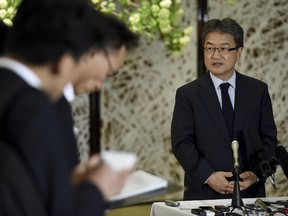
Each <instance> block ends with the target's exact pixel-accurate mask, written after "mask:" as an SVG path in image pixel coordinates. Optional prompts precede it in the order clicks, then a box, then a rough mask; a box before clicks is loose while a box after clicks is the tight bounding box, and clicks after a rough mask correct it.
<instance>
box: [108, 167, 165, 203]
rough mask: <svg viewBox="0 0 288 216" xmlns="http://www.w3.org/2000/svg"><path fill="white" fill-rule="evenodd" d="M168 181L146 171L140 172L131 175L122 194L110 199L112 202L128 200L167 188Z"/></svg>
mask: <svg viewBox="0 0 288 216" xmlns="http://www.w3.org/2000/svg"><path fill="white" fill-rule="evenodd" d="M168 185H169V182H168V180H166V179H163V178H161V177H159V176H156V175H152V174H150V173H148V172H146V171H143V170H138V171H135V172H133V173H132V174H130V176H129V177H128V179H127V180H126V182H125V185H124V187H123V188H122V191H121V192H120V194H118V195H116V196H113V197H111V198H110V199H109V201H110V202H114V201H119V200H123V199H127V198H130V197H133V196H137V195H141V194H145V193H148V192H152V191H155V190H158V189H162V188H167V187H168Z"/></svg>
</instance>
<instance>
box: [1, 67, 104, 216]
mask: <svg viewBox="0 0 288 216" xmlns="http://www.w3.org/2000/svg"><path fill="white" fill-rule="evenodd" d="M11 98H12V100H10V99H11ZM0 101H1V103H0V111H1V113H0V137H1V139H2V140H4V141H5V142H6V143H8V144H9V145H10V147H11V148H12V149H14V150H15V152H17V153H18V154H19V156H20V157H21V161H23V163H24V166H25V167H26V168H27V170H28V172H29V173H30V175H31V181H33V185H34V186H35V188H36V191H37V193H38V194H37V196H38V197H39V201H40V202H41V203H42V204H43V206H44V211H45V213H46V214H47V215H51V216H52V215H53V216H58V215H59V216H66V215H69V216H70V215H93V216H95V215H103V211H104V209H105V207H106V206H105V203H104V200H103V197H102V195H101V193H100V191H99V190H98V189H97V188H96V187H94V186H93V185H91V184H90V183H88V182H87V183H84V184H82V185H80V186H79V187H76V188H75V187H72V185H71V184H70V175H71V167H72V164H73V163H74V158H72V160H71V157H70V156H69V155H71V154H72V153H71V152H67V145H66V144H67V142H66V141H67V140H66V141H65V139H64V138H63V134H64V133H63V131H62V130H61V129H60V126H59V125H61V124H59V122H58V120H57V118H56V114H55V107H54V106H53V105H52V103H51V101H50V100H49V98H48V97H47V96H46V95H45V94H43V93H42V92H41V91H39V90H37V89H34V88H31V87H29V86H28V85H27V84H26V83H25V82H24V81H23V80H22V79H21V78H20V77H18V76H17V75H16V74H14V73H13V72H12V71H9V70H7V69H3V68H0ZM7 101H8V102H7ZM68 112H69V111H68ZM61 126H63V127H64V126H65V125H61ZM66 127H72V125H67V126H66ZM74 155H75V154H74ZM19 177H20V176H19ZM0 183H1V182H0ZM1 187H2V186H0V188H1ZM6 195H7V193H6V192H5V193H2V191H1V190H0V200H1V199H2V200H3V199H5V196H6ZM10 195H11V194H10ZM11 196H13V194H12V195H11ZM9 200H13V199H9ZM8 204H9V203H8ZM14 204H15V203H10V205H11V206H14V207H15V208H17V207H18V206H17V203H16V204H15V205H14ZM0 206H1V205H0Z"/></svg>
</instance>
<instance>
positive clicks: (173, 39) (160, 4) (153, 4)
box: [92, 0, 193, 52]
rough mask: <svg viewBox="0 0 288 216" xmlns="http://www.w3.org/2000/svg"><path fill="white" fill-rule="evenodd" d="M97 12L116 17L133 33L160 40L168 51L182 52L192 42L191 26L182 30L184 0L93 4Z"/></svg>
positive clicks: (100, 0) (108, 0)
mask: <svg viewBox="0 0 288 216" xmlns="http://www.w3.org/2000/svg"><path fill="white" fill-rule="evenodd" d="M92 2H93V4H94V6H95V8H97V9H99V10H101V11H103V12H106V13H113V14H116V15H117V16H118V17H119V18H120V19H121V20H123V21H124V22H125V23H126V24H127V25H128V26H129V27H130V29H131V30H132V31H134V32H135V33H137V34H139V35H142V36H145V37H147V38H149V39H150V40H154V39H156V38H159V39H161V40H162V41H163V43H164V44H165V46H166V47H167V49H168V50H170V51H172V52H181V51H182V50H183V49H184V48H185V47H186V46H187V45H188V44H189V43H190V41H191V33H192V31H193V28H192V26H188V27H186V28H181V26H180V24H181V23H180V22H181V18H182V16H183V13H184V11H183V9H182V6H181V0H118V1H115V0H92Z"/></svg>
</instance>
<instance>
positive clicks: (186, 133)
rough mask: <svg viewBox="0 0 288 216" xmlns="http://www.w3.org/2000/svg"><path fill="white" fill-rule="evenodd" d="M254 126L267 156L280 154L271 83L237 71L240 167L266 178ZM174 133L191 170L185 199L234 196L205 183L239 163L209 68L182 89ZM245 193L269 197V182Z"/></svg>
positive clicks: (186, 168) (177, 148)
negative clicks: (257, 151) (215, 173)
mask: <svg viewBox="0 0 288 216" xmlns="http://www.w3.org/2000/svg"><path fill="white" fill-rule="evenodd" d="M249 131H256V132H257V133H259V135H260V137H261V140H262V147H263V150H264V151H265V153H266V156H267V157H269V156H271V155H273V154H274V149H275V147H276V145H277V143H278V141H277V138H276V135H277V130H276V126H275V122H274V119H273V112H272V105H271V99H270V96H269V93H268V86H267V85H266V84H265V83H263V82H261V81H259V80H256V79H254V78H251V77H247V76H244V75H241V74H240V73H238V72H237V73H236V91H235V106H234V139H236V140H238V142H239V158H240V159H239V160H240V168H241V169H242V171H243V172H244V171H253V172H254V173H255V174H256V175H257V176H258V177H261V173H260V170H259V161H258V160H257V157H256V156H257V155H256V151H255V147H254V146H253V143H252V142H251V139H250V136H249ZM171 136H172V149H173V152H174V154H175V156H176V158H177V160H178V161H179V163H180V165H181V166H182V167H183V169H184V171H185V182H184V184H185V186H186V187H187V188H188V190H187V191H186V192H185V194H184V198H185V199H213V198H215V199H216V198H230V197H231V196H228V195H221V194H219V193H216V192H215V191H213V190H212V189H211V188H210V187H209V186H208V185H207V184H204V183H205V181H206V180H207V178H208V177H209V176H210V175H211V174H212V173H213V172H216V171H232V170H233V164H234V161H233V154H232V150H231V140H230V138H229V134H228V131H227V128H226V125H225V120H224V116H223V113H222V110H221V107H220V103H219V100H218V97H217V94H216V91H215V88H214V85H213V82H212V80H211V77H210V74H209V73H207V74H205V75H204V76H203V77H201V78H199V79H197V80H195V81H193V82H191V83H188V84H186V85H184V86H182V87H180V88H179V89H178V90H177V93H176V101H175V108H174V113H173V120H172V127H171ZM242 196H243V197H257V196H265V188H264V183H263V181H262V182H260V183H258V184H254V185H253V186H251V187H250V188H248V189H247V190H245V191H244V192H242Z"/></svg>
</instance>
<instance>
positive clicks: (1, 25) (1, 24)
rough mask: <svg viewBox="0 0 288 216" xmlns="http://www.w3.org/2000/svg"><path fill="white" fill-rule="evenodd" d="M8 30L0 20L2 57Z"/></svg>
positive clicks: (0, 52)
mask: <svg viewBox="0 0 288 216" xmlns="http://www.w3.org/2000/svg"><path fill="white" fill-rule="evenodd" d="M8 28H9V27H8V26H7V25H6V24H5V23H4V22H3V21H2V20H0V55H3V52H4V43H5V38H6V34H7V31H8Z"/></svg>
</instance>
